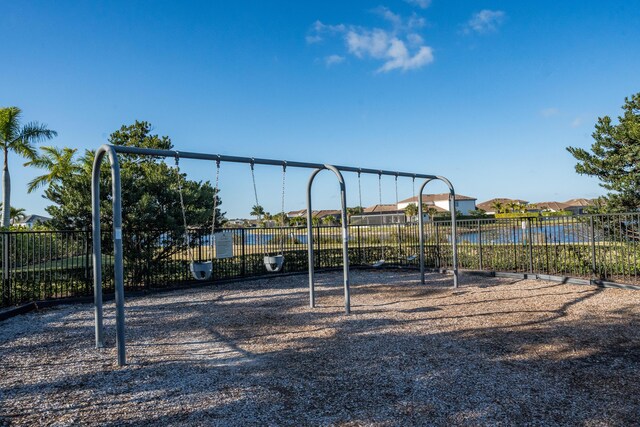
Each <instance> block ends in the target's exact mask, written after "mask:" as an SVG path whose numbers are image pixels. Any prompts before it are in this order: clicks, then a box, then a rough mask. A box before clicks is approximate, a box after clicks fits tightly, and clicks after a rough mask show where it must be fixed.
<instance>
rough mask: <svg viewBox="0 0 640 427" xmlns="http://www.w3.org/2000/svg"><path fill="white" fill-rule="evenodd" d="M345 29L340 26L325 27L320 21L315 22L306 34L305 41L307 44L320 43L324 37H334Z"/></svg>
mask: <svg viewBox="0 0 640 427" xmlns="http://www.w3.org/2000/svg"><path fill="white" fill-rule="evenodd" d="M345 29H346V27H345V26H344V25H342V24H340V25H326V24H323V23H322V22H321V21H320V20H317V21H316V22H314V23H313V25H312V26H311V29H310V30H309V32H308V33H307V36H306V37H305V39H306V41H307V43H309V44H314V43H320V42H321V41H323V40H324V36H325V35H335V34H338V33H342V32H344V31H345Z"/></svg>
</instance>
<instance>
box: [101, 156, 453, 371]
mask: <svg viewBox="0 0 640 427" xmlns="http://www.w3.org/2000/svg"><path fill="white" fill-rule="evenodd" d="M118 154H129V155H135V156H149V157H158V158H175V157H176V155H177V156H179V157H180V158H182V159H197V160H213V161H218V162H230V163H245V164H251V163H253V164H261V165H272V166H283V165H286V166H288V167H295V168H305V169H313V172H312V173H311V176H310V177H309V181H308V184H307V253H308V259H309V305H310V307H311V308H313V307H315V282H314V267H315V266H314V253H313V225H312V215H311V212H312V209H311V191H312V187H313V182H314V179H315V177H316V176H317V175H318V174H319V173H320V172H322V171H323V170H329V171H331V172H333V173H334V174H335V176H336V178H337V179H338V183H339V186H340V202H341V208H342V209H341V219H342V225H341V229H342V258H343V286H344V306H345V313H346V314H349V313H350V312H351V297H350V290H349V253H348V244H349V228H348V227H349V225H348V223H347V198H346V197H347V196H346V194H347V192H346V184H345V181H344V177H343V175H342V172H356V173H358V174H362V173H366V174H374V175H391V176H404V177H410V178H411V177H413V178H414V179H415V178H420V179H425V182H424V183H423V184H422V186H421V187H420V192H419V197H418V200H419V203H418V210H419V216H420V228H419V229H420V275H421V282H422V283H424V282H425V277H424V275H425V268H424V224H423V213H422V203H421V202H422V192H423V190H424V187H425V186H426V185H427V184H428V183H429V182H431V181H434V180H439V181H442V182H444V183H445V184H446V185H447V186H448V187H449V206H450V209H451V221H452V224H451V225H452V226H451V239H452V250H453V287H454V288H457V287H458V251H457V239H456V212H455V190H454V188H453V185H452V184H451V182H450V181H449V180H448V179H447V178H445V177H443V176H438V175H426V174H416V173H408V172H392V171H386V170H378V169H364V168H356V167H351V166H334V165H329V164H322V163H306V162H295V161H283V160H273V159H258V158H249V157H236V156H226V155H220V154H205V153H195V152H184V151H180V152H178V151H174V150H160V149H151V148H138V147H126V146H119V145H110V144H104V145H102V146H100V147H99V148H98V149H97V150H96V153H95V157H94V162H93V169H92V181H91V202H92V203H91V204H92V214H91V215H92V216H91V218H92V239H93V257H92V261H93V292H94V312H95V313H94V314H95V344H96V347H97V348H102V347H104V326H103V306H102V248H101V244H100V235H101V223H100V167H101V165H102V161H103V160H104V158H105V156H106V157H107V158H108V159H109V163H110V165H111V194H112V201H113V202H112V206H113V213H112V215H113V248H114V250H113V252H114V253H113V258H114V265H113V270H114V272H113V275H114V287H115V306H116V316H115V317H116V348H117V362H118V365H119V366H124V365H125V364H126V349H125V317H124V268H123V266H124V263H123V246H122V195H121V185H120V163H119V161H118Z"/></svg>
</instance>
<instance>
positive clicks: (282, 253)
mask: <svg viewBox="0 0 640 427" xmlns="http://www.w3.org/2000/svg"><path fill="white" fill-rule="evenodd" d="M286 176H287V162H284V163H283V164H282V211H281V212H280V224H281V228H280V230H281V233H280V234H281V238H280V255H284V234H283V233H282V232H284V226H285V223H284V218H285V213H284V189H285V180H286Z"/></svg>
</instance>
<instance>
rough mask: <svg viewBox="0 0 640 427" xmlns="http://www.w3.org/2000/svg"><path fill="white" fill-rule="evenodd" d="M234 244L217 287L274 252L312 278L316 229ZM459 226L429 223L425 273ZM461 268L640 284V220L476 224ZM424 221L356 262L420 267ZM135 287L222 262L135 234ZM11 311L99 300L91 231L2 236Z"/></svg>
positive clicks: (360, 253) (332, 251)
mask: <svg viewBox="0 0 640 427" xmlns="http://www.w3.org/2000/svg"><path fill="white" fill-rule="evenodd" d="M224 232H225V233H231V234H232V238H233V243H234V244H233V257H231V258H225V259H214V260H213V263H214V273H213V280H220V279H229V278H241V277H249V276H256V275H262V274H266V269H265V267H264V264H263V257H264V255H265V254H273V253H279V252H283V253H284V254H285V260H286V261H285V267H284V270H283V271H285V272H296V271H306V269H307V251H306V243H307V234H306V228H301V227H285V228H245V229H241V228H239V229H224ZM313 233H314V245H315V247H314V250H315V251H314V254H315V260H314V262H315V265H316V268H337V267H341V266H342V249H341V248H342V247H341V244H342V234H341V229H340V228H339V227H337V226H316V227H313ZM450 233H451V222H450V221H435V222H428V223H426V224H425V247H424V250H425V266H426V267H428V268H432V267H438V268H447V267H451V265H452V259H453V256H452V255H453V251H452V245H451V234H450ZM457 233H458V235H457V240H458V260H459V268H460V269H468V270H485V271H502V272H522V273H526V272H530V273H537V274H550V275H561V276H569V277H579V278H596V279H603V280H609V281H616V282H621V283H628V284H637V283H639V282H640V279H639V277H638V270H639V266H640V248H639V242H640V214H636V213H633V214H612V215H581V216H571V217H547V218H523V219H517V218H515V219H513V218H511V219H499V220H498V219H473V220H460V221H458V223H457ZM418 241H419V239H418V227H417V224H412V223H404V224H386V225H352V226H350V227H349V257H350V263H351V264H352V265H370V264H373V263H377V262H379V261H381V260H384V263H385V264H387V265H389V264H395V265H406V266H416V267H417V266H418V262H419V257H418V255H419V254H418V251H419V246H418ZM110 242H111V232H110V231H106V232H104V233H103V235H102V247H103V263H102V264H103V279H104V280H105V283H104V285H103V286H104V289H105V291H106V292H111V291H113V283H112V274H113V256H112V248H111V243H110ZM123 242H124V257H125V259H124V261H125V287H126V289H127V290H139V289H146V288H159V287H167V286H176V285H180V284H182V283H188V282H190V281H191V280H192V278H191V275H190V272H189V266H188V264H189V261H190V260H191V259H192V258H193V259H196V260H206V259H210V258H212V255H213V253H212V248H211V246H210V245H209V236H208V234H207V230H193V231H192V238H191V245H192V246H191V247H190V248H187V247H186V246H185V244H184V239H183V238H182V236H181V233H180V232H179V230H178V231H173V232H169V231H166V230H145V231H129V232H125V235H124V240H123ZM0 254H1V255H2V259H1V262H0V268H1V270H2V289H1V291H2V300H1V306H9V305H14V304H20V303H24V302H28V301H37V300H45V299H55V298H64V297H72V296H86V295H91V294H92V292H93V290H92V278H93V261H92V242H91V233H90V232H89V231H9V232H0Z"/></svg>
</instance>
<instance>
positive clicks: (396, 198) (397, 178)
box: [396, 173, 398, 209]
mask: <svg viewBox="0 0 640 427" xmlns="http://www.w3.org/2000/svg"><path fill="white" fill-rule="evenodd" d="M396 209H398V174H397V173H396Z"/></svg>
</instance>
